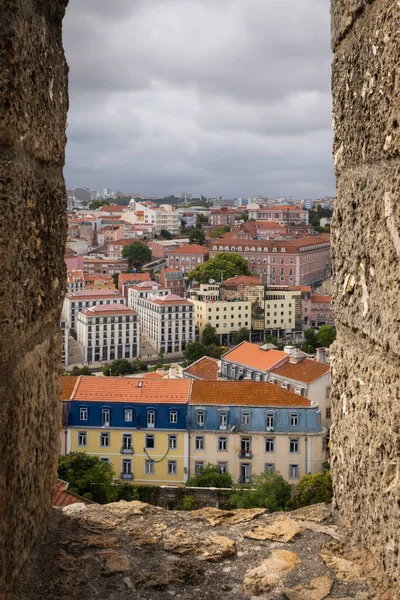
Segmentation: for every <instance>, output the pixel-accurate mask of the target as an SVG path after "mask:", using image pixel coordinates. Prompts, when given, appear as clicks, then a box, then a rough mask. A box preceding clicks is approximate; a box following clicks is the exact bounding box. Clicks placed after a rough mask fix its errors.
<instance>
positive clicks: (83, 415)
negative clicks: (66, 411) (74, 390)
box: [79, 406, 88, 421]
mask: <svg viewBox="0 0 400 600" xmlns="http://www.w3.org/2000/svg"><path fill="white" fill-rule="evenodd" d="M79 419H80V420H81V421H87V420H88V409H87V407H86V406H81V407H80V408H79Z"/></svg>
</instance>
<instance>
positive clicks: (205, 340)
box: [201, 323, 219, 346]
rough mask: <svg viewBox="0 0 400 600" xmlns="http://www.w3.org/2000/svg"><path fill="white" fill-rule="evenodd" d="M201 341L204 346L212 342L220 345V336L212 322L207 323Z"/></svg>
mask: <svg viewBox="0 0 400 600" xmlns="http://www.w3.org/2000/svg"><path fill="white" fill-rule="evenodd" d="M201 343H202V344H203V346H210V345H211V344H215V345H217V346H218V343H219V337H218V335H217V331H216V329H215V327H213V326H212V325H211V323H207V324H206V325H205V327H204V329H203V332H202V334H201Z"/></svg>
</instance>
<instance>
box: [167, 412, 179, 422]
mask: <svg viewBox="0 0 400 600" xmlns="http://www.w3.org/2000/svg"><path fill="white" fill-rule="evenodd" d="M169 422H170V423H177V422H178V411H177V410H170V411H169Z"/></svg>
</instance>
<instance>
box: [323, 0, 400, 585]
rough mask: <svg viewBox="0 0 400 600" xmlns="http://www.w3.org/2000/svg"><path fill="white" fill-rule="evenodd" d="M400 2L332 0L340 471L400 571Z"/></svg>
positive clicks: (335, 449)
mask: <svg viewBox="0 0 400 600" xmlns="http://www.w3.org/2000/svg"><path fill="white" fill-rule="evenodd" d="M399 30H400V3H399V2H398V1H394V2H393V1H392V0H375V1H371V2H368V1H366V0H332V44H333V47H334V50H335V56H334V60H333V73H332V86H333V118H334V130H335V140H334V149H333V153H334V159H335V169H336V175H337V202H336V205H335V215H334V223H333V225H334V226H333V240H332V241H333V244H332V246H333V267H334V308H335V320H336V323H337V330H338V341H337V342H336V344H335V347H334V350H333V355H334V362H333V381H332V407H333V414H332V421H333V427H332V432H331V443H332V450H331V452H332V468H333V475H334V482H335V501H336V503H337V506H338V508H339V511H340V515H341V522H342V524H344V525H347V526H348V527H349V529H350V530H351V531H352V532H353V535H354V536H355V538H356V539H357V540H358V541H363V542H364V543H365V544H366V545H367V546H368V547H369V548H370V549H371V550H372V551H373V552H374V553H375V555H376V556H377V557H378V559H379V560H380V561H381V564H382V565H383V566H384V568H385V570H386V572H387V574H388V575H389V576H391V577H392V578H393V579H394V580H395V581H397V582H398V581H399V577H400V561H399V559H400V556H399V544H400V539H399V522H400V403H399V397H400V360H399V359H400V335H399V333H400V293H399V291H400V269H399V266H400V264H399V262H400V204H399V191H400V76H399V64H400V43H399V34H398V32H399Z"/></svg>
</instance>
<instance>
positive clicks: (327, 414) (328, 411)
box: [325, 408, 331, 419]
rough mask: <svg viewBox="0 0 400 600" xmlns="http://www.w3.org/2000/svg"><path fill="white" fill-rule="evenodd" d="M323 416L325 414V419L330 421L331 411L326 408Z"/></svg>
mask: <svg viewBox="0 0 400 600" xmlns="http://www.w3.org/2000/svg"><path fill="white" fill-rule="evenodd" d="M325 414H326V418H327V419H330V418H331V409H330V408H327V409H326V413H325Z"/></svg>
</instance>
